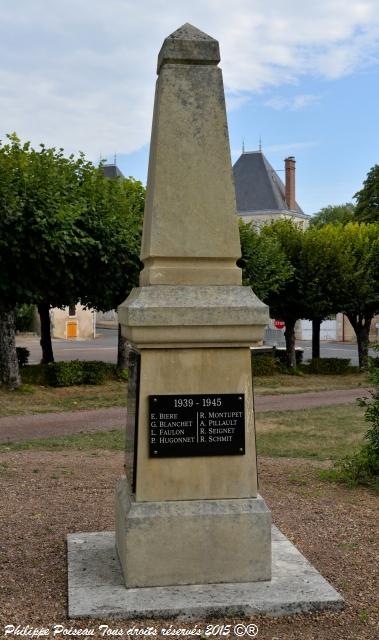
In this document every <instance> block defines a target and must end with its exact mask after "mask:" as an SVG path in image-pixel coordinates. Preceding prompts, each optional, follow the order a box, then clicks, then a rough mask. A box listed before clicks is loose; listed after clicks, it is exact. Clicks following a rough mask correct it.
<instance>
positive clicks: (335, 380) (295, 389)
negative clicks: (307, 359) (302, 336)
mask: <svg viewBox="0 0 379 640" xmlns="http://www.w3.org/2000/svg"><path fill="white" fill-rule="evenodd" d="M367 385H368V382H367V376H366V374H365V373H349V374H346V375H334V376H333V375H330V376H327V375H314V374H312V375H311V374H309V375H308V374H303V375H297V376H289V375H285V374H278V375H275V376H261V377H256V378H254V389H255V393H256V394H257V395H260V396H267V395H280V394H288V393H306V392H307V391H333V389H355V388H357V387H365V386H367Z"/></svg>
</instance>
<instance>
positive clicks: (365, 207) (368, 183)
mask: <svg viewBox="0 0 379 640" xmlns="http://www.w3.org/2000/svg"><path fill="white" fill-rule="evenodd" d="M354 198H355V199H356V201H357V206H356V209H355V218H356V220H359V221H360V222H379V164H376V165H374V166H373V167H372V168H371V169H370V171H369V172H368V174H367V178H366V180H365V181H364V183H363V187H362V189H361V190H360V191H357V193H356V194H355V195H354Z"/></svg>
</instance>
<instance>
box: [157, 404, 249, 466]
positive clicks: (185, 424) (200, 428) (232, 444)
mask: <svg viewBox="0 0 379 640" xmlns="http://www.w3.org/2000/svg"><path fill="white" fill-rule="evenodd" d="M149 429H150V434H149V442H150V457H152V458H180V457H184V456H185V457H187V456H230V455H243V454H244V453H245V397H244V394H243V393H240V394H232V393H222V394H207V395H192V396H187V395H180V396H173V395H172V396H149Z"/></svg>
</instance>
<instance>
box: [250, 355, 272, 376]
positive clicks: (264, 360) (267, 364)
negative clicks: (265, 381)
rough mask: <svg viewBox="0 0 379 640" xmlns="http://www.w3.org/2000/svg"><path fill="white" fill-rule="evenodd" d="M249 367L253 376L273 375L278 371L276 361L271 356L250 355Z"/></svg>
mask: <svg viewBox="0 0 379 640" xmlns="http://www.w3.org/2000/svg"><path fill="white" fill-rule="evenodd" d="M251 367H252V372H253V376H273V375H275V374H276V373H278V363H277V361H276V360H275V358H274V357H273V356H268V355H256V354H254V355H252V356H251Z"/></svg>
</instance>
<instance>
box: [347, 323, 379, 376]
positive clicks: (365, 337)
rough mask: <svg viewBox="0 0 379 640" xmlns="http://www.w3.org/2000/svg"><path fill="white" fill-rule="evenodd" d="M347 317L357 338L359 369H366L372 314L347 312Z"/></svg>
mask: <svg viewBox="0 0 379 640" xmlns="http://www.w3.org/2000/svg"><path fill="white" fill-rule="evenodd" d="M347 317H348V318H349V320H350V324H351V326H352V327H353V329H354V333H355V335H356V338H357V347H358V363H359V368H360V369H361V370H363V369H364V370H366V369H367V368H368V347H369V336H370V326H371V321H372V319H373V315H370V316H361V315H359V316H355V315H351V314H347Z"/></svg>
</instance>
